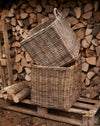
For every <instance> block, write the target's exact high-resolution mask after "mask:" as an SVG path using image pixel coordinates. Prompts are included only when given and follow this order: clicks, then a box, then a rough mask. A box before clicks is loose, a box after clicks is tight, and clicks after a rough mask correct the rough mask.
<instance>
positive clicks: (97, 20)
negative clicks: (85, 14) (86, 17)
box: [93, 11, 100, 23]
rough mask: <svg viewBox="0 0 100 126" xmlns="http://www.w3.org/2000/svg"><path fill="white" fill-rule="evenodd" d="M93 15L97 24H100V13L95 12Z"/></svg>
mask: <svg viewBox="0 0 100 126" xmlns="http://www.w3.org/2000/svg"><path fill="white" fill-rule="evenodd" d="M93 15H94V18H95V20H96V22H97V23H98V22H99V21H100V16H99V15H100V11H96V12H94V13H93Z"/></svg>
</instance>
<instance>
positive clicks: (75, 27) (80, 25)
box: [72, 23, 85, 30]
mask: <svg viewBox="0 0 100 126" xmlns="http://www.w3.org/2000/svg"><path fill="white" fill-rule="evenodd" d="M83 27H85V25H83V24H82V23H78V24H76V25H74V26H73V27H72V29H73V30H76V29H79V28H83Z"/></svg>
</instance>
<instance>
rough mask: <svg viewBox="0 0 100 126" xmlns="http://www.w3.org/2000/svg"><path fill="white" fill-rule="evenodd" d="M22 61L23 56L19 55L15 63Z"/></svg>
mask: <svg viewBox="0 0 100 126" xmlns="http://www.w3.org/2000/svg"><path fill="white" fill-rule="evenodd" d="M21 59H22V55H21V54H18V55H17V56H16V58H15V62H19V61H20V60H21Z"/></svg>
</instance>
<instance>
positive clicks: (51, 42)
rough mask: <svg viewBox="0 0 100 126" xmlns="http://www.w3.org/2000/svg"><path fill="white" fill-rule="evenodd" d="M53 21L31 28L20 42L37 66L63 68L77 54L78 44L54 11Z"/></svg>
mask: <svg viewBox="0 0 100 126" xmlns="http://www.w3.org/2000/svg"><path fill="white" fill-rule="evenodd" d="M54 14H55V19H51V20H49V21H48V22H45V23H44V24H41V25H39V26H37V27H35V28H33V29H32V30H31V31H30V32H29V33H28V35H27V37H26V38H25V39H24V40H23V41H22V42H21V44H22V46H24V48H25V49H26V50H27V52H28V53H29V55H30V56H31V58H32V59H33V60H34V62H35V63H36V64H37V65H42V66H64V65H65V64H68V63H70V62H73V61H74V60H75V59H76V58H77V57H78V54H79V42H78V40H77V38H76V35H75V33H74V32H73V30H72V29H71V27H70V25H69V23H68V22H66V20H65V18H64V17H62V15H61V14H60V13H59V12H58V11H57V9H56V8H55V9H54Z"/></svg>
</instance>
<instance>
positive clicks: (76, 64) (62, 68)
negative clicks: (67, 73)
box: [31, 61, 81, 70]
mask: <svg viewBox="0 0 100 126" xmlns="http://www.w3.org/2000/svg"><path fill="white" fill-rule="evenodd" d="M79 64H81V63H78V62H77V61H75V64H73V65H71V66H67V67H63V66H62V67H59V66H41V65H35V64H32V65H31V66H32V68H43V69H46V68H47V69H54V70H56V69H57V70H67V69H69V70H72V69H74V67H76V66H79Z"/></svg>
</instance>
